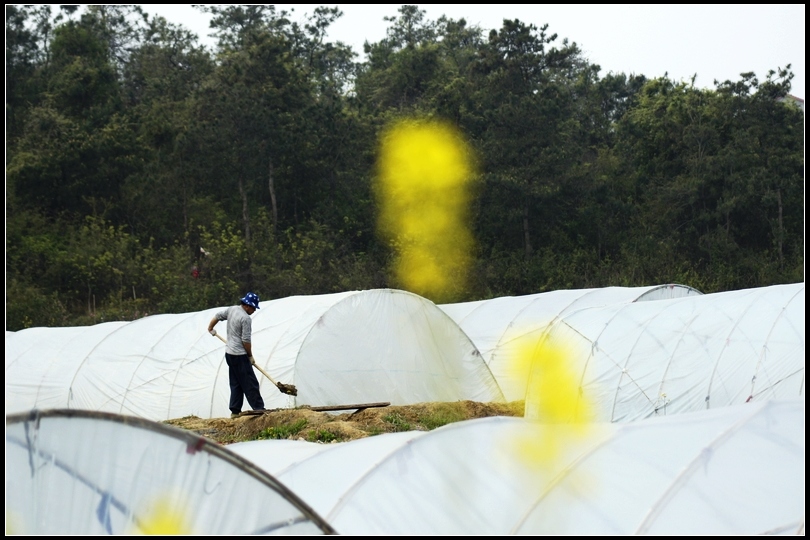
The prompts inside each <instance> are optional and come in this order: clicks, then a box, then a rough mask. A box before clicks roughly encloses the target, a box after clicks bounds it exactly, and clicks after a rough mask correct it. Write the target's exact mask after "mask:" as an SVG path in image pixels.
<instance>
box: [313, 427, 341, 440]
mask: <svg viewBox="0 0 810 540" xmlns="http://www.w3.org/2000/svg"><path fill="white" fill-rule="evenodd" d="M307 440H308V441H309V442H320V443H331V442H339V437H338V436H337V435H335V434H334V433H332V432H331V431H329V430H328V429H319V430H317V431H316V430H312V431H310V432H309V433H307Z"/></svg>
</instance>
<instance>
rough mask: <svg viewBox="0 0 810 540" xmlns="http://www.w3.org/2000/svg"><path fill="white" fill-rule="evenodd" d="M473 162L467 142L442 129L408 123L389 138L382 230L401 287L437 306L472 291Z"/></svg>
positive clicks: (382, 169)
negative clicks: (470, 221)
mask: <svg viewBox="0 0 810 540" xmlns="http://www.w3.org/2000/svg"><path fill="white" fill-rule="evenodd" d="M470 156H471V154H470V150H469V148H468V146H467V144H466V143H465V142H464V140H463V139H462V137H461V135H460V134H459V133H458V132H457V131H456V130H455V129H453V128H452V127H451V126H450V125H448V124H444V123H441V122H435V121H427V120H424V121H420V120H407V121H402V122H399V123H397V124H396V125H394V126H393V127H392V128H390V129H389V130H388V131H386V132H385V134H384V135H383V137H382V144H381V152H380V160H379V164H378V167H379V170H378V173H379V176H378V179H377V183H376V185H375V188H376V196H377V200H378V203H379V208H380V215H379V222H378V229H379V232H380V233H381V234H382V235H383V237H384V238H385V239H386V240H387V241H388V242H389V244H390V245H391V246H392V248H393V249H394V250H395V260H394V265H393V272H394V280H395V281H396V283H397V284H398V285H400V286H401V287H402V288H403V289H406V290H409V291H411V292H415V293H417V294H419V295H422V296H425V297H426V298H430V299H431V300H433V301H434V302H441V301H447V300H449V299H452V298H454V297H455V296H456V295H457V294H458V293H460V292H461V291H463V289H464V287H465V285H466V278H467V269H468V267H469V263H470V257H471V251H472V248H473V238H472V235H471V233H470V231H469V227H468V206H469V200H470V183H471V181H472V177H473V170H472V165H471V158H470Z"/></svg>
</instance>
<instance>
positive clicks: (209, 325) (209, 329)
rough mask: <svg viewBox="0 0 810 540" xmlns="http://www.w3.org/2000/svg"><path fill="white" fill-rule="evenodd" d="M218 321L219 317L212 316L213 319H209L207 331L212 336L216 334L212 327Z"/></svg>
mask: <svg viewBox="0 0 810 540" xmlns="http://www.w3.org/2000/svg"><path fill="white" fill-rule="evenodd" d="M218 322H219V319H217V318H216V317H214V318H213V319H211V321H210V322H209V323H208V333H209V334H211V335H212V336H215V335H217V332H216V330H214V327H215V326H216V325H217V323H218Z"/></svg>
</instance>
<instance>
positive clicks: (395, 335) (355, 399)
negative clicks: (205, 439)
mask: <svg viewBox="0 0 810 540" xmlns="http://www.w3.org/2000/svg"><path fill="white" fill-rule="evenodd" d="M221 309H223V307H218V308H212V309H209V310H206V311H202V312H195V313H184V314H165V315H153V316H150V317H145V318H142V319H138V320H136V321H132V322H128V323H121V322H115V323H102V324H98V325H95V326H90V327H76V328H30V329H26V330H20V331H18V332H6V411H7V412H22V411H27V410H32V409H35V408H38V409H44V408H70V409H84V410H97V411H106V412H114V413H119V414H126V415H133V416H139V417H143V418H147V419H150V420H156V421H161V420H167V419H171V418H180V417H183V416H189V415H194V416H198V417H200V418H218V417H226V416H228V415H229V414H230V411H229V410H228V399H229V395H230V389H229V384H228V368H227V365H226V364H225V360H224V353H225V344H224V343H222V341H220V340H219V339H217V338H216V337H213V336H211V335H210V334H208V332H207V331H206V329H207V327H208V323H209V321H210V320H211V318H212V317H213V316H214V314H215V313H217V312H218V311H220V310H221ZM252 319H253V351H254V356H255V358H256V362H257V364H258V365H259V366H261V367H262V369H264V371H265V372H267V373H268V374H269V375H270V377H272V378H273V380H275V381H278V382H282V383H285V384H291V385H294V386H295V387H296V388H297V391H298V395H297V396H289V395H286V394H282V393H280V392H279V391H278V389H277V388H276V386H275V385H274V384H273V383H271V382H270V381H269V380H268V379H267V378H266V377H265V376H264V375H262V374H261V373H260V372H258V371H257V372H256V374H257V377H258V379H259V382H260V384H261V393H262V397H263V398H264V402H265V407H266V408H267V409H273V408H290V407H295V406H301V405H310V406H329V405H344V404H358V403H377V402H390V403H391V404H392V405H404V404H412V403H422V402H430V401H457V400H472V401H480V402H491V401H503V394H502V392H501V390H500V388H499V387H498V384H497V382H496V381H495V378H494V377H493V376H492V373H491V372H490V371H489V368H488V367H487V365H486V363H485V362H484V360H483V359H482V358H481V355H480V353H479V352H478V350H477V349H476V347H475V345H474V344H473V343H472V342H471V341H470V339H469V338H468V337H467V336H466V334H464V332H463V331H462V330H461V329H460V328H459V327H458V325H456V324H455V322H453V321H452V320H451V319H450V318H449V317H447V315H446V314H445V313H444V312H443V311H441V310H440V309H439V308H438V307H437V306H436V305H435V304H433V303H432V302H430V301H429V300H426V299H425V298H422V297H420V296H418V295H415V294H412V293H409V292H405V291H398V290H394V289H375V290H368V291H351V292H344V293H336V294H328V295H316V296H293V297H288V298H280V299H277V300H271V301H266V302H262V303H261V306H260V309H259V310H257V311H256V313H255V314H254V315H253V317H252ZM219 329H220V331H221V333H222V334H224V333H225V331H224V329H223V328H222V325H220V328H219ZM246 406H247V404H246Z"/></svg>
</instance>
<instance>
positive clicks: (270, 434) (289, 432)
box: [256, 418, 307, 440]
mask: <svg viewBox="0 0 810 540" xmlns="http://www.w3.org/2000/svg"><path fill="white" fill-rule="evenodd" d="M306 425H307V421H306V420H305V419H304V418H302V419H300V420H297V421H295V422H293V423H292V424H285V425H283V426H274V427H269V428H267V429H263V430H262V431H260V432H259V435H258V436H257V437H256V439H258V440H264V439H289V438H290V437H292V436H293V435H298V433H300V432H301V430H302V429H304V428H305V427H306Z"/></svg>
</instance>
